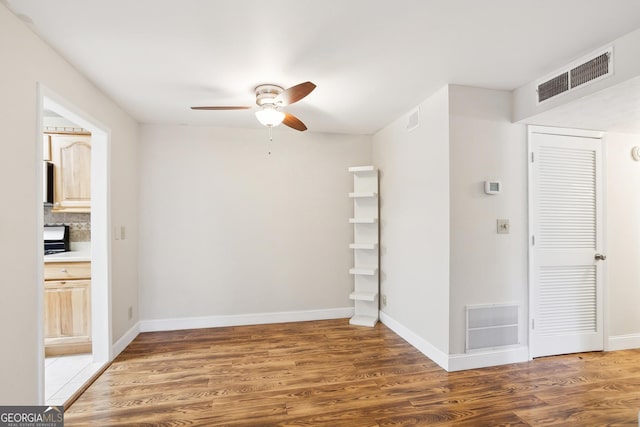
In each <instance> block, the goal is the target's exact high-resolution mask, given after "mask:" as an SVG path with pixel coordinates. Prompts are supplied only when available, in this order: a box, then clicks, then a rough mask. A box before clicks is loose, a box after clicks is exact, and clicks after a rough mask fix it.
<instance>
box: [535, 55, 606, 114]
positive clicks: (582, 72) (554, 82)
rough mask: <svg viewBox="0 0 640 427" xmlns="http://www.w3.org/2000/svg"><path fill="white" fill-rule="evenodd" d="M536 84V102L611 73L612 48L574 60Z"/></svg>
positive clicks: (569, 90)
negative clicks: (551, 76) (549, 77)
mask: <svg viewBox="0 0 640 427" xmlns="http://www.w3.org/2000/svg"><path fill="white" fill-rule="evenodd" d="M554 74H555V77H553V78H551V79H548V80H546V81H544V82H542V83H539V84H538V85H537V92H538V103H541V102H544V101H546V100H547V99H551V98H553V97H555V96H558V95H560V94H562V93H566V92H571V91H572V90H574V89H575V88H577V87H578V86H583V85H585V84H587V83H591V82H594V81H596V80H599V79H601V78H605V77H607V76H609V75H611V74H613V48H611V47H609V48H607V49H604V50H602V51H599V52H597V53H596V54H595V55H590V56H589V57H587V58H583V59H581V60H579V61H576V62H574V63H572V64H570V65H568V66H567V67H565V68H564V69H562V70H560V71H559V72H557V73H554Z"/></svg>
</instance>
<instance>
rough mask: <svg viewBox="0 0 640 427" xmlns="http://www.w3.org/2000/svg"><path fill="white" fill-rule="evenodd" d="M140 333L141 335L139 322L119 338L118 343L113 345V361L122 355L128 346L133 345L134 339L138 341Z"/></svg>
mask: <svg viewBox="0 0 640 427" xmlns="http://www.w3.org/2000/svg"><path fill="white" fill-rule="evenodd" d="M139 333H140V322H137V323H136V324H135V325H133V326H132V327H131V329H129V330H128V331H127V332H125V333H124V334H123V335H122V336H121V337H120V338H118V341H116V342H115V343H113V346H112V347H111V353H112V354H111V360H113V359H115V358H116V357H118V355H119V354H120V353H122V350H124V349H125V348H127V346H128V345H129V344H131V342H132V341H133V340H134V339H136V337H137V336H138V334H139Z"/></svg>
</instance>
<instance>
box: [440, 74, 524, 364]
mask: <svg viewBox="0 0 640 427" xmlns="http://www.w3.org/2000/svg"><path fill="white" fill-rule="evenodd" d="M449 111H450V119H449V123H450V148H451V152H450V175H449V177H450V189H451V195H450V200H451V232H450V236H451V243H450V244H451V272H450V275H451V282H450V283H451V300H450V310H451V313H450V323H449V325H450V332H449V335H450V353H452V354H456V353H464V350H465V348H464V346H465V306H466V305H472V304H494V303H518V304H519V305H520V308H521V311H520V321H521V325H522V326H523V327H522V328H521V334H520V341H521V343H522V344H523V345H526V344H527V335H526V332H527V328H526V325H527V312H528V293H527V292H528V285H527V280H528V279H527V264H528V260H527V256H528V252H527V233H528V231H527V134H526V126H524V125H518V124H512V123H511V121H510V115H511V93H510V92H506V91H498V90H489V89H480V88H472V87H465V86H449ZM485 180H498V181H501V183H502V192H501V193H500V194H498V195H487V194H485V193H484V181H485ZM499 218H500V219H508V220H509V221H510V224H511V232H510V233H509V234H497V233H496V220H497V219H499Z"/></svg>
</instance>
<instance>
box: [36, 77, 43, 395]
mask: <svg viewBox="0 0 640 427" xmlns="http://www.w3.org/2000/svg"><path fill="white" fill-rule="evenodd" d="M43 92H44V88H43V87H42V85H40V84H37V85H36V93H37V99H36V108H37V110H36V120H37V123H36V141H35V144H36V152H35V154H36V158H35V159H34V160H35V161H34V164H35V165H41V164H42V151H43V142H42V124H43V116H44V114H43V112H44V111H43V110H44V108H43V104H44V94H43ZM42 180H43V176H42V168H41V167H36V183H37V184H36V194H35V195H36V200H35V202H36V206H35V208H34V209H35V210H34V212H36V227H37V228H36V230H37V231H36V247H37V248H40V247H41V245H42V241H43V239H44V237H43V233H44V210H43V208H42V199H43V188H42V185H41V184H39V183H41V182H42ZM36 265H37V266H38V268H36V282H35V283H34V286H35V287H36V290H37V291H36V322H37V323H36V324H37V325H40V326H38V328H36V339H37V343H36V348H37V352H38V353H37V355H38V359H37V360H38V364H37V366H36V377H37V384H36V388H37V391H38V400H37V402H36V403H37V404H38V405H44V402H45V384H44V383H45V366H44V359H45V357H44V291H43V287H42V284H43V283H44V252H43V251H41V250H38V251H37V252H36Z"/></svg>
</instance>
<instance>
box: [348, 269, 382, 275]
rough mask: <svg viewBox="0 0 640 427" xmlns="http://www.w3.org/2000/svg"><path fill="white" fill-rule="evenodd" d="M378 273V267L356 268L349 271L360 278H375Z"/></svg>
mask: <svg viewBox="0 0 640 427" xmlns="http://www.w3.org/2000/svg"><path fill="white" fill-rule="evenodd" d="M377 272H378V267H354V268H350V269H349V274H354V275H356V274H357V275H360V276H375V275H376V273H377Z"/></svg>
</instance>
